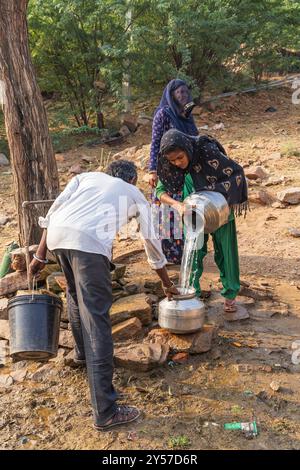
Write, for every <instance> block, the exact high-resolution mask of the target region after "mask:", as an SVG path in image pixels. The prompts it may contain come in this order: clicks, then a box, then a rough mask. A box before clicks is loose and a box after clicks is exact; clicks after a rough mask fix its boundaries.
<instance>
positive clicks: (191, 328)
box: [158, 288, 205, 334]
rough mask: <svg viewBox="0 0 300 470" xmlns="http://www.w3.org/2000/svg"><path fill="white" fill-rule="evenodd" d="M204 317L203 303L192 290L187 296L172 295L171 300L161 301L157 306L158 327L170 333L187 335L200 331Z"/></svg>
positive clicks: (191, 289)
mask: <svg viewBox="0 0 300 470" xmlns="http://www.w3.org/2000/svg"><path fill="white" fill-rule="evenodd" d="M179 291H180V288H179ZM204 316H205V306H204V303H203V302H201V300H200V299H198V298H197V297H196V295H195V289H193V288H190V289H189V291H188V293H187V294H182V295H174V296H173V300H168V299H164V300H162V301H161V302H160V303H159V306H158V324H159V326H160V327H161V328H166V329H167V330H169V331H171V332H172V333H177V334H188V333H194V332H195V331H198V330H201V328H202V326H203V323H204Z"/></svg>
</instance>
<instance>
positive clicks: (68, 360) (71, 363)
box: [63, 349, 86, 369]
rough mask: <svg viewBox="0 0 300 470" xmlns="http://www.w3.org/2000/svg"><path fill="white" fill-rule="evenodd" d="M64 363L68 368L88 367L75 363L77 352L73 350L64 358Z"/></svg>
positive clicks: (82, 363) (83, 363)
mask: <svg viewBox="0 0 300 470" xmlns="http://www.w3.org/2000/svg"><path fill="white" fill-rule="evenodd" d="M63 363H64V365H66V366H68V367H72V368H74V369H77V368H80V367H84V366H85V365H86V363H85V362H81V363H79V362H75V350H74V349H72V351H70V352H69V354H67V355H66V357H64V358H63Z"/></svg>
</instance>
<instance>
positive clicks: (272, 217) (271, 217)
mask: <svg viewBox="0 0 300 470" xmlns="http://www.w3.org/2000/svg"><path fill="white" fill-rule="evenodd" d="M277 219H278V217H276V215H273V214H269V215H267V217H266V221H269V220H277Z"/></svg>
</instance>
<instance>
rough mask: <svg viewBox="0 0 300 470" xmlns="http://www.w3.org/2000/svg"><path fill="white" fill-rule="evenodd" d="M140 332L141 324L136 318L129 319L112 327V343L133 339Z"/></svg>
mask: <svg viewBox="0 0 300 470" xmlns="http://www.w3.org/2000/svg"><path fill="white" fill-rule="evenodd" d="M141 331H142V323H141V322H140V320H139V319H138V318H130V319H129V320H126V321H124V322H122V323H118V324H117V325H115V326H113V327H112V337H113V340H114V341H124V340H126V339H130V338H135V337H136V336H137V335H138V334H139V333H140V332H141Z"/></svg>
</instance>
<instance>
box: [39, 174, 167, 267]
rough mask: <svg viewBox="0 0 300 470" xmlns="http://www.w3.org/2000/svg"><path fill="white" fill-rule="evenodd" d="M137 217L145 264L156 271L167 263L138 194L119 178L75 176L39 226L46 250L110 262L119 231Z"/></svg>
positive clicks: (88, 175) (148, 212)
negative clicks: (88, 255) (89, 255)
mask: <svg viewBox="0 0 300 470" xmlns="http://www.w3.org/2000/svg"><path fill="white" fill-rule="evenodd" d="M132 217H137V220H138V222H139V226H140V235H141V238H142V240H143V242H144V246H145V250H146V254H147V257H148V262H149V264H150V266H151V267H152V268H153V269H160V268H162V267H163V266H165V265H166V263H167V261H166V258H165V256H164V254H163V252H162V249H161V242H160V241H159V240H158V238H157V236H156V234H155V230H154V227H153V223H152V220H151V208H150V205H149V203H148V202H147V200H146V198H145V197H144V195H143V194H142V193H141V191H140V190H139V189H138V188H137V187H136V186H134V185H132V184H129V183H126V182H125V181H123V180H122V179H120V178H115V177H112V176H109V175H107V174H105V173H99V172H91V173H82V174H81V175H78V176H75V178H73V179H72V180H71V181H70V182H69V184H68V185H67V186H66V188H65V189H64V191H63V192H62V193H61V194H60V195H59V196H58V197H57V199H56V200H55V202H54V203H53V205H52V206H51V208H50V210H49V212H48V214H47V215H46V217H45V218H43V217H40V219H39V225H40V226H41V227H43V228H47V246H48V248H49V250H55V249H58V248H64V249H69V250H79V251H84V252H88V253H99V254H102V255H104V256H107V258H108V259H109V260H111V253H112V244H113V241H114V238H115V236H116V234H117V233H118V232H119V230H120V228H121V227H122V226H124V225H125V224H127V223H128V221H129V220H130V219H131V218H132Z"/></svg>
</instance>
